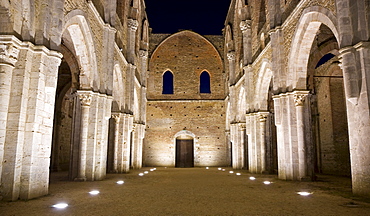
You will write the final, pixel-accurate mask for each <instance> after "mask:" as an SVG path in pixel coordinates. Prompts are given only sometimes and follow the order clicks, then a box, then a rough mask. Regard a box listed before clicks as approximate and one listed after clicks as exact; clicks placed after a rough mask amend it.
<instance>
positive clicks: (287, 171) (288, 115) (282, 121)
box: [273, 93, 297, 180]
mask: <svg viewBox="0 0 370 216" xmlns="http://www.w3.org/2000/svg"><path fill="white" fill-rule="evenodd" d="M273 99H274V110H275V124H276V130H277V151H278V177H279V179H283V180H295V178H294V177H293V156H295V153H296V151H295V150H294V146H292V145H294V144H295V143H296V142H297V141H296V138H297V134H296V132H297V130H296V128H295V125H294V124H292V123H293V122H294V119H295V118H296V117H295V116H296V114H295V109H293V108H294V103H293V102H292V100H291V98H290V97H289V95H288V94H287V93H282V94H279V95H275V96H273ZM292 106H293V107H292Z"/></svg>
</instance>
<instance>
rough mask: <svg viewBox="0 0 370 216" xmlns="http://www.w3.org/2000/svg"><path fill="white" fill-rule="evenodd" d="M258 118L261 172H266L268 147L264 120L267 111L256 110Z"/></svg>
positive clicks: (266, 116) (265, 119)
mask: <svg viewBox="0 0 370 216" xmlns="http://www.w3.org/2000/svg"><path fill="white" fill-rule="evenodd" d="M258 114H259V116H258V120H259V123H260V125H259V127H260V128H259V129H260V130H259V133H260V147H261V173H266V172H267V155H270V154H268V153H267V152H268V150H269V149H268V148H267V137H266V136H267V131H266V121H267V118H268V115H269V113H268V112H258Z"/></svg>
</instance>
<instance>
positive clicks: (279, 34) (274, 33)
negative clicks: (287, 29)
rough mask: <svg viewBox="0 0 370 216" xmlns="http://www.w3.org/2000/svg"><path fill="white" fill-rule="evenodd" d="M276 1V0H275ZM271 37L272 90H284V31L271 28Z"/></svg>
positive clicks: (278, 28)
mask: <svg viewBox="0 0 370 216" xmlns="http://www.w3.org/2000/svg"><path fill="white" fill-rule="evenodd" d="M275 1H276V0H275ZM269 34H270V38H271V42H270V43H271V50H272V51H271V57H272V60H271V67H272V68H274V70H273V77H274V79H273V82H274V84H273V86H274V90H275V91H277V92H285V91H286V84H285V83H286V80H287V78H286V73H285V63H284V62H285V59H284V57H285V56H287V55H286V54H285V51H284V50H285V49H284V42H285V40H284V33H283V30H282V28H281V27H276V28H275V29H272V30H271V31H270V32H269Z"/></svg>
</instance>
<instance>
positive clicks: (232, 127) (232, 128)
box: [230, 123, 239, 169]
mask: <svg viewBox="0 0 370 216" xmlns="http://www.w3.org/2000/svg"><path fill="white" fill-rule="evenodd" d="M235 130H236V125H235V124H234V123H231V124H230V140H231V143H232V146H231V151H232V158H231V166H232V167H233V168H234V169H235V168H236V167H237V159H238V157H239V155H238V148H237V146H238V143H237V139H236V136H235V134H236V131H235Z"/></svg>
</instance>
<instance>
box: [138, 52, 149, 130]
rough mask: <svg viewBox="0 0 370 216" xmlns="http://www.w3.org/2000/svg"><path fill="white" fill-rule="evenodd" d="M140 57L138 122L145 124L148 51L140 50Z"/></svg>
mask: <svg viewBox="0 0 370 216" xmlns="http://www.w3.org/2000/svg"><path fill="white" fill-rule="evenodd" d="M139 56H140V58H141V67H140V68H141V106H140V122H141V123H144V124H145V121H146V102H147V98H146V91H147V80H146V75H147V70H148V51H146V50H140V51H139Z"/></svg>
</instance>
